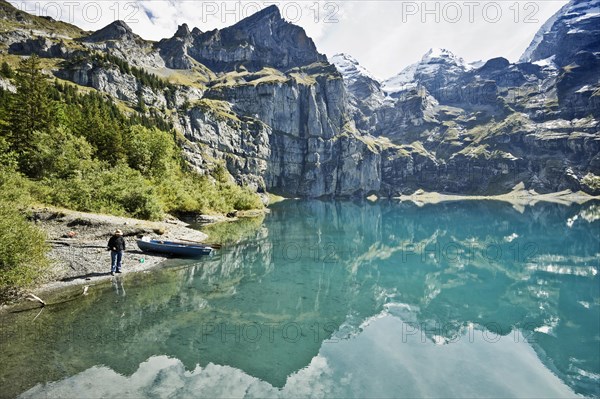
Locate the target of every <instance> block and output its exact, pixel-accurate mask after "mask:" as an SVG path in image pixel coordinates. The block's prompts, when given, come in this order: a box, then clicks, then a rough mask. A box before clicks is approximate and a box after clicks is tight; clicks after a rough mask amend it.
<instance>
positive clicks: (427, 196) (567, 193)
mask: <svg viewBox="0 0 600 399" xmlns="http://www.w3.org/2000/svg"><path fill="white" fill-rule="evenodd" d="M395 198H396V199H399V200H400V201H410V202H413V203H415V204H417V205H419V206H423V205H426V204H438V203H440V202H447V201H481V200H491V201H503V202H508V203H510V204H511V205H512V206H513V207H514V208H515V209H517V210H519V211H520V212H522V211H523V209H524V208H525V207H526V206H533V205H535V204H537V203H538V202H552V203H555V204H561V205H571V204H583V203H585V202H588V201H593V200H600V196H598V195H596V196H593V195H590V194H588V193H585V192H582V191H578V192H572V191H571V190H564V191H559V192H556V193H547V194H540V193H537V192H536V191H535V190H526V189H525V185H524V184H523V183H519V184H517V185H516V186H515V187H513V189H512V191H510V192H508V193H505V194H499V195H457V194H442V193H437V192H427V191H425V190H417V191H415V192H414V193H413V194H410V195H401V196H398V197H395Z"/></svg>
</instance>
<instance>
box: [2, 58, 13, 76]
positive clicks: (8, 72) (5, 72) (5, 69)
mask: <svg viewBox="0 0 600 399" xmlns="http://www.w3.org/2000/svg"><path fill="white" fill-rule="evenodd" d="M0 75H2V76H4V77H5V78H9V79H12V78H14V77H15V71H13V69H12V68H11V67H10V65H9V64H8V62H6V61H4V62H3V63H2V66H1V67H0Z"/></svg>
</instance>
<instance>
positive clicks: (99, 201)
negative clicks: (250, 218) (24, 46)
mask: <svg viewBox="0 0 600 399" xmlns="http://www.w3.org/2000/svg"><path fill="white" fill-rule="evenodd" d="M111 61H114V62H116V61H115V60H112V59H111ZM119 67H120V68H123V69H124V70H127V69H129V71H130V72H132V73H133V71H134V69H133V68H131V67H129V66H128V65H127V64H126V63H124V62H121V61H119ZM147 79H150V80H149V81H151V78H147ZM16 80H17V81H19V83H18V92H17V94H11V93H7V92H2V91H0V96H1V97H2V98H3V100H6V101H2V102H0V126H3V129H2V130H1V132H2V134H1V135H0V150H2V155H0V161H2V164H3V165H13V167H14V168H17V169H18V170H19V171H20V172H22V173H24V174H25V175H26V176H28V177H30V178H32V179H33V180H32V181H29V180H27V179H25V180H24V181H28V182H29V183H30V184H29V187H27V190H26V191H27V192H28V193H30V194H31V195H32V196H34V197H35V200H37V201H39V202H43V203H49V204H53V205H58V206H63V207H66V208H71V209H75V210H80V211H89V212H102V213H110V214H116V215H129V216H133V217H138V218H143V219H158V218H161V217H162V216H163V215H164V213H165V212H173V213H177V212H204V213H211V212H222V213H226V212H230V211H233V210H236V209H237V210H245V209H250V208H261V207H262V204H261V202H260V200H259V198H258V196H257V195H256V194H255V193H252V192H251V191H250V190H248V189H245V188H241V187H238V186H237V185H235V184H234V183H233V182H232V179H231V176H230V175H229V173H228V172H227V169H226V168H225V167H224V166H222V165H219V166H217V167H216V168H215V170H214V171H213V172H212V173H211V175H212V176H214V178H215V180H216V182H215V181H214V180H212V179H211V178H209V177H207V176H201V175H199V174H197V173H195V172H192V171H190V170H187V169H186V167H185V163H184V162H183V161H182V154H181V150H180V148H179V147H178V145H177V143H176V141H175V134H174V132H167V131H165V130H166V129H161V128H160V127H159V126H157V125H159V123H157V121H160V120H162V119H161V118H159V115H158V114H156V113H155V110H153V109H152V108H151V109H149V110H148V111H149V112H147V115H142V116H139V115H137V116H135V115H134V116H132V117H126V116H124V115H123V114H122V113H121V112H120V110H119V108H118V107H117V106H116V105H115V103H114V102H112V101H110V100H108V99H107V98H106V97H105V96H104V95H102V94H100V93H98V92H95V91H92V92H90V93H87V94H84V95H81V94H79V93H78V91H77V89H76V88H75V86H74V85H70V84H61V83H55V84H52V85H50V84H48V82H47V81H46V79H45V77H44V76H43V75H42V73H41V70H40V66H39V60H37V59H36V58H35V57H32V58H29V59H26V60H24V61H23V62H22V68H20V69H19V72H18V74H17V79H16ZM32 82H34V83H32ZM154 84H155V85H156V84H158V83H154ZM167 89H169V87H168V86H167ZM17 104H21V107H25V108H27V107H29V108H27V109H33V110H35V111H36V112H38V111H40V110H42V111H43V112H38V113H37V114H36V115H37V116H36V118H32V117H30V116H28V115H23V113H22V112H20V111H19V108H18V107H17ZM148 114H149V116H148ZM5 119H6V120H7V121H8V122H6V123H2V121H3V120H5ZM21 119H22V120H21ZM34 119H35V120H34ZM162 126H163V127H168V126H166V125H165V124H164V123H163V125H162ZM15 132H16V133H15Z"/></svg>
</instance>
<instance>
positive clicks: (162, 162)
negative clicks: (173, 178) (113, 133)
mask: <svg viewBox="0 0 600 399" xmlns="http://www.w3.org/2000/svg"><path fill="white" fill-rule="evenodd" d="M125 153H126V155H127V160H128V163H129V166H130V167H132V168H133V169H137V170H139V171H140V172H142V174H143V175H144V176H147V177H157V178H160V177H163V176H165V175H166V173H167V171H168V169H169V167H170V166H173V165H172V163H173V160H174V157H175V153H176V144H175V140H174V139H173V136H172V135H170V134H168V133H167V132H164V131H161V130H158V129H157V128H152V129H148V128H146V127H143V126H140V125H136V126H132V127H131V128H130V129H129V134H128V135H127V141H126V143H125ZM173 167H174V166H173Z"/></svg>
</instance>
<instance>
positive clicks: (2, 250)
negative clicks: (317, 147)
mask: <svg viewBox="0 0 600 399" xmlns="http://www.w3.org/2000/svg"><path fill="white" fill-rule="evenodd" d="M31 187H32V183H31V182H30V181H29V180H28V179H26V178H25V177H23V176H22V175H21V174H20V173H18V172H16V171H15V170H14V169H11V168H9V167H6V166H1V167H0V243H2V245H0V301H4V300H6V299H7V298H8V297H10V296H11V295H13V294H14V293H16V292H17V290H18V289H19V288H25V287H28V286H31V285H32V284H33V283H34V282H35V281H36V279H37V278H38V277H39V276H40V275H41V273H42V271H43V270H44V268H45V267H46V266H48V264H49V263H48V259H47V258H46V252H47V251H48V247H47V244H46V236H45V234H44V233H43V231H41V230H40V229H39V228H37V227H36V226H34V225H33V224H32V223H30V222H28V221H27V220H26V218H25V215H24V214H23V208H25V207H26V206H27V205H29V204H30V202H31V196H30V189H31Z"/></svg>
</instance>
